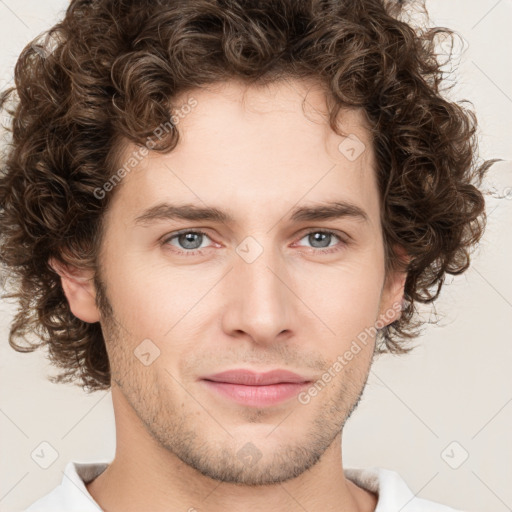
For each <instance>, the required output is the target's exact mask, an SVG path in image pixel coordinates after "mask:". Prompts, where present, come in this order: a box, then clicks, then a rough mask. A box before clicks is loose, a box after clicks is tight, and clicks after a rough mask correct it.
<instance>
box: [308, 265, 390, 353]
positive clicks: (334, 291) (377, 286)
mask: <svg viewBox="0 0 512 512" xmlns="http://www.w3.org/2000/svg"><path fill="white" fill-rule="evenodd" d="M361 263H362V262H359V263H356V262H353V263H350V264H346V265H342V266H338V267H336V268H331V269H329V271H328V272H320V271H319V272H318V273H317V274H316V275H315V277H311V278H309V279H308V282H306V283H302V285H301V286H300V287H299V289H300V290H301V291H300V292H299V294H298V295H299V296H300V297H302V298H303V300H304V302H305V303H306V304H307V305H308V306H309V308H311V310H312V311H313V312H314V314H315V315H316V316H317V317H318V318H320V320H321V321H322V323H323V324H325V325H326V326H327V327H328V328H329V330H330V331H332V332H334V333H335V336H336V338H337V339H339V340H340V341H342V342H343V343H344V342H348V343H350V340H351V339H353V338H355V337H356V336H357V335H358V334H359V333H360V332H362V331H364V329H365V328H368V327H370V326H372V325H374V323H375V321H376V320H377V315H378V309H379V301H380V293H381V288H382V286H381V285H382V280H383V275H382V273H381V272H380V270H379V266H378V265H377V263H376V262H375V261H374V262H373V263H372V264H370V263H369V264H367V265H362V264H361Z"/></svg>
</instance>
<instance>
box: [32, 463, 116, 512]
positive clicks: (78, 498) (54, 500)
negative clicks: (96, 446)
mask: <svg viewBox="0 0 512 512" xmlns="http://www.w3.org/2000/svg"><path fill="white" fill-rule="evenodd" d="M107 466H108V463H107V462H95V463H80V462H74V461H71V462H68V464H67V465H66V467H65V468H64V471H63V476H62V481H61V483H60V484H59V485H58V486H57V487H55V488H54V489H53V490H52V491H51V492H49V493H48V494H46V495H44V496H43V497H41V498H39V499H38V500H37V501H35V502H34V503H32V504H31V505H30V506H29V507H28V508H26V509H25V510H24V511H23V512H78V511H80V512H101V508H100V506H99V505H98V504H97V503H96V502H95V501H94V499H93V498H92V496H91V495H90V494H89V492H88V491H87V488H86V487H85V484H86V483H88V482H89V481H91V480H93V479H94V478H96V476H98V475H99V474H100V473H102V472H103V471H104V470H105V469H106V467H107Z"/></svg>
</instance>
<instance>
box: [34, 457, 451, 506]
mask: <svg viewBox="0 0 512 512" xmlns="http://www.w3.org/2000/svg"><path fill="white" fill-rule="evenodd" d="M108 464H109V463H108V462H95V463H81V462H74V461H71V462H68V464H67V465H66V467H65V469H64V475H63V477H62V482H61V484H60V485H58V486H57V487H55V489H53V491H51V492H50V493H48V494H46V495H45V496H43V497H42V498H40V499H38V500H37V501H36V502H34V503H32V505H30V506H29V507H28V508H27V509H25V511H24V512H100V511H101V510H102V509H101V508H100V506H99V505H98V504H97V503H96V502H95V501H94V499H93V498H92V496H91V495H90V494H89V492H88V491H87V488H86V487H85V484H86V483H89V482H90V481H92V480H94V479H95V478H96V477H97V476H98V475H100V474H101V473H102V472H103V471H104V470H105V469H106V468H107V466H108ZM343 471H344V473H345V476H346V477H347V478H348V479H349V480H351V481H352V482H354V483H355V484H356V485H358V486H359V487H362V488H364V489H366V490H368V491H371V492H373V493H375V494H377V495H378V502H377V507H376V508H375V512H461V511H457V510H455V509H453V508H450V507H447V506H445V505H441V504H440V503H437V502H434V501H429V500H424V499H420V498H416V497H415V496H414V494H413V493H412V491H411V490H410V489H409V488H408V487H407V484H406V483H405V482H404V480H403V479H402V478H401V477H400V475H399V474H398V473H396V472H395V471H391V470H389V469H384V468H377V467H372V468H365V469H360V468H345V469H344V470H343Z"/></svg>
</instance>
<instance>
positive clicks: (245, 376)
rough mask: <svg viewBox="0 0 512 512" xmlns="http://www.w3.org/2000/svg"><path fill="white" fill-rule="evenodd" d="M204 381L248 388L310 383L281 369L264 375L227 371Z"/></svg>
mask: <svg viewBox="0 0 512 512" xmlns="http://www.w3.org/2000/svg"><path fill="white" fill-rule="evenodd" d="M202 379H203V380H211V381H215V382H228V383H230V384H244V385H246V386H265V385H269V384H277V383H282V382H293V383H300V382H309V379H307V378H306V377H303V376H301V375H298V374H297V373H294V372H290V371H288V370H281V369H278V370H271V371H269V372H264V373H258V372H254V371H252V370H245V369H237V370H227V371H225V372H220V373H215V374H212V375H207V376H206V377H202Z"/></svg>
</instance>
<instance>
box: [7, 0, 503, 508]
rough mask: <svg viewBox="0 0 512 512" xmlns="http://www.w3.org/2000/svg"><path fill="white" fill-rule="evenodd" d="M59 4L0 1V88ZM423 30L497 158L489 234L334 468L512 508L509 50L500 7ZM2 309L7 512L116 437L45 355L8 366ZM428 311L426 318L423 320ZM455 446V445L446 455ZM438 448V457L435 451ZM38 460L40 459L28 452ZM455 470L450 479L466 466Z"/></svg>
mask: <svg viewBox="0 0 512 512" xmlns="http://www.w3.org/2000/svg"><path fill="white" fill-rule="evenodd" d="M66 6H67V2H65V1H63V0H47V1H46V2H39V1H35V0H31V1H28V0H25V1H20V0H17V1H15V0H0V47H1V52H0V87H1V88H2V89H3V88H4V87H5V86H6V85H7V84H8V83H9V82H10V81H11V79H12V67H13V65H14V63H15V60H16V57H17V55H18V54H19V52H20V51H21V49H22V48H23V47H24V46H25V44H27V43H28V42H29V41H30V40H31V39H32V38H33V37H35V36H36V35H38V34H39V33H41V32H42V31H44V30H46V29H47V28H49V27H50V26H51V25H53V23H54V22H55V21H56V20H57V17H59V16H60V15H61V14H62V13H63V10H64V9H65V7H66ZM427 7H428V9H429V12H430V15H431V19H432V21H433V22H434V23H435V24H438V25H445V26H448V27H450V28H453V29H455V30H456V31H458V32H459V33H460V35H461V36H462V37H463V38H464V40H465V44H466V45H467V49H466V50H465V52H464V53H463V54H462V55H461V58H460V66H459V69H458V72H457V77H458V80H457V85H456V89H455V91H454V93H452V95H455V97H457V98H459V99H461V98H465V99H469V100H470V101H472V102H473V104H474V107H475V110H476V112H477V115H478V117H479V121H480V137H481V151H480V153H481V156H482V157H483V158H491V157H499V158H502V159H504V160H505V162H504V163H500V164H497V165H496V166H495V167H494V170H493V172H492V175H491V176H490V179H489V187H494V189H495V190H496V191H497V192H498V193H502V194H506V193H507V190H508V198H505V199H501V200H497V199H496V198H493V197H490V198H489V199H488V211H489V223H488V228H487V231H486V234H485V237H484V239H483V241H482V243H481V244H480V247H479V250H478V253H477V254H476V255H475V259H474V265H473V267H472V268H471V270H469V271H468V272H467V273H466V274H465V275H464V276H460V277H457V278H452V277H448V279H447V283H449V284H448V285H447V286H446V287H445V289H444V290H443V293H442V298H441V299H440V300H439V301H438V303H437V306H436V309H437V311H438V312H440V313H443V314H444V318H443V320H442V326H441V327H435V326H430V327H428V328H427V329H426V331H425V334H424V335H423V336H422V337H421V338H419V340H418V341H417V342H416V344H417V345H418V348H416V349H415V350H414V351H413V352H412V353H411V354H409V355H407V356H383V357H381V358H380V359H379V360H377V361H376V362H375V364H374V366H373V369H372V372H371V375H370V378H369V381H368V385H367V388H366V391H365V394H364V397H363V400H362V401H361V403H360V405H359V407H358V409H357V411H356V412H355V413H354V416H353V417H352V418H351V419H350V421H349V422H348V424H347V426H346V428H345V433H344V463H345V466H346V467H366V466H381V467H385V468H389V469H393V470H396V471H398V472H399V473H400V474H401V475H402V476H403V477H404V478H405V480H406V482H407V483H408V485H409V486H410V488H411V489H412V490H413V492H414V493H417V495H418V496H420V497H422V498H427V499H431V500H435V501H439V502H442V503H445V504H449V505H450V506H452V507H455V508H458V509H464V510H468V511H489V510H493V511H495V512H504V511H509V510H512V486H511V485H510V484H511V482H512V467H511V461H512V439H511V427H512V385H511V377H510V375H511V372H510V368H511V366H512V343H511V341H512V340H511V327H512V326H511V323H512V322H511V318H512V314H511V313H512V276H511V272H510V254H511V253H512V232H511V229H510V226H511V221H512V188H508V187H512V165H511V164H512V149H511V145H510V140H511V138H512V129H511V122H510V119H511V117H512V87H511V86H512V72H511V62H510V55H509V53H508V52H507V50H506V49H507V48H510V47H511V46H512V41H511V31H510V26H511V22H512V1H511V0H500V1H495V0H485V1H476V0H472V1H468V0H451V1H441V0H436V1H427ZM13 311H14V309H13V306H12V305H10V304H6V303H5V302H4V303H2V302H0V338H1V340H2V342H1V343H0V368H1V377H0V379H1V380H0V384H1V387H0V389H1V394H0V432H2V435H1V437H0V439H1V441H0V460H1V461H2V465H1V472H0V475H1V478H0V480H1V481H0V510H2V511H19V510H22V509H23V508H24V507H26V506H27V505H28V504H30V503H32V502H33V501H35V500H36V499H37V498H38V497H40V496H41V495H43V494H46V493H47V492H49V491H50V490H51V489H52V488H53V487H54V486H56V485H57V484H58V483H60V481H61V479H62V470H63V468H64V466H65V464H66V463H67V462H68V461H69V460H78V461H99V460H105V461H110V460H111V459H112V458H113V456H114V446H115V430H114V417H113V411H112V402H111V394H110V392H98V393H96V394H92V395H86V394H84V393H83V392H82V391H81V390H80V389H79V388H78V387H73V386H71V385H67V386H65V385H60V386H58V385H53V384H51V383H49V382H48V381H47V380H46V375H47V374H49V373H50V374H51V373H54V370H52V368H51V367H50V366H49V365H48V362H47V360H46V359H45V354H44V353H42V352H36V353H33V354H18V353H17V352H15V351H14V350H12V349H11V348H10V347H9V345H8V342H7V336H8V329H9V323H10V319H11V316H12V313H13ZM429 311H430V310H429V308H426V309H425V315H426V318H428V316H429ZM43 441H46V442H48V443H50V444H51V445H52V446H53V447H54V448H55V450H56V451H57V452H58V458H57V459H56V461H55V462H54V463H53V464H52V465H51V466H50V467H49V468H48V469H46V470H45V469H42V468H40V467H39V466H38V465H37V464H36V463H35V462H34V460H33V459H32V458H31V453H32V452H33V451H34V450H35V449H36V448H38V447H39V445H40V443H41V442H43ZM453 442H455V443H456V444H453ZM447 447H448V448H447ZM39 449H40V448H39ZM466 452H467V454H468V458H467V460H466V461H465V462H464V463H462V465H460V467H459V468H458V469H453V468H452V467H450V465H449V464H448V463H447V461H448V462H449V463H450V464H451V465H452V466H456V465H458V464H459V463H460V462H461V461H462V460H463V458H464V457H465V454H466Z"/></svg>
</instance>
